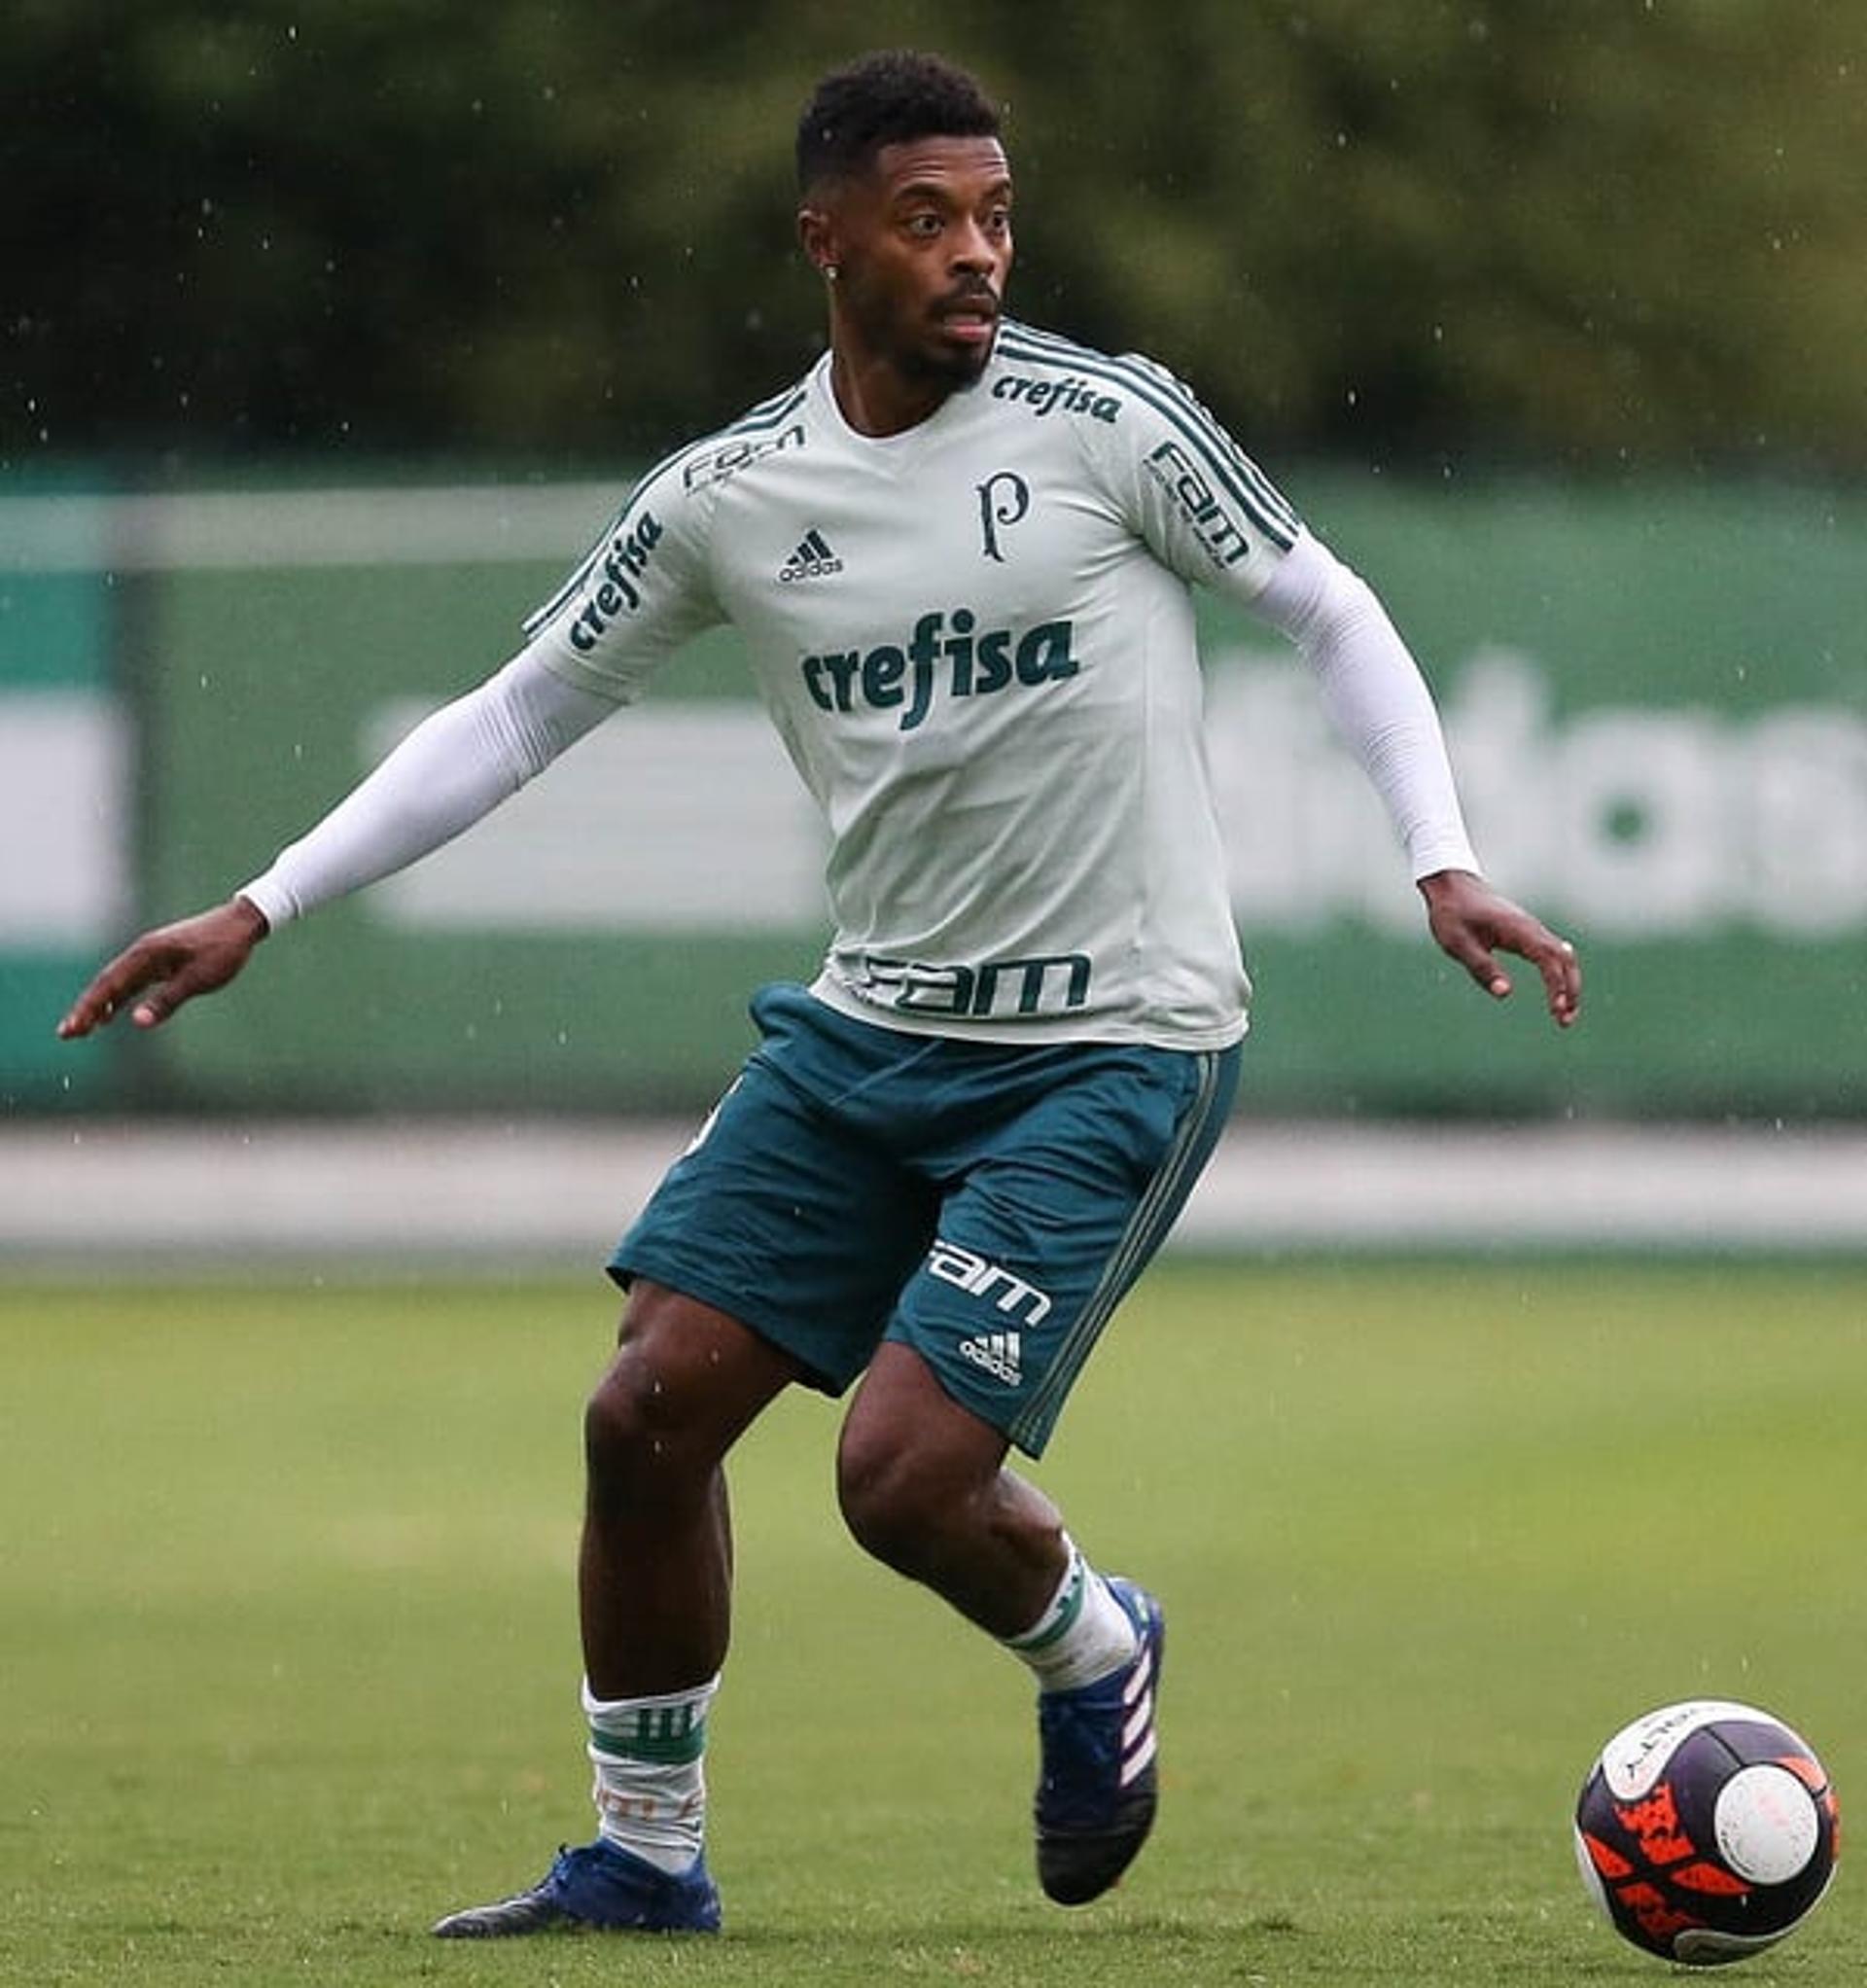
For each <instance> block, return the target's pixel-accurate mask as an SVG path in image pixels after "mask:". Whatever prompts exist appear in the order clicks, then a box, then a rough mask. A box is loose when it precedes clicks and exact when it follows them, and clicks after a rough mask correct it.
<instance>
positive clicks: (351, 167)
mask: <svg viewBox="0 0 1867 1988" xmlns="http://www.w3.org/2000/svg"><path fill="white" fill-rule="evenodd" d="M722 13H723V14H724V16H725V17H726V19H725V22H724V23H723V25H722ZM1864 41H1867V38H1864V37H1863V35H1862V33H1861V31H1860V28H1859V26H1858V24H1857V20H1856V18H1855V17H1854V12H1853V10H1851V9H1849V8H1845V7H1842V6H1839V5H1835V4H1832V0H1644V4H1639V0H1572V4H1569V5H1567V6H1564V7H1560V8H1551V7H1542V6H1537V5H1534V4H1532V0H1489V4H1487V0H1466V4H1463V5H1451V4H1445V0H1303V4H1300V5H1299V4H1275V5H1273V4H1240V0H1176V4H1175V5H1174V6H1173V7H1172V8H1171V9H1159V8H1156V9H1140V8H1136V7H1135V6H1134V5H1133V4H1132V0H1073V4H1071V5H1069V6H1067V7H1066V6H1061V5H1060V6H1054V7H1041V8H1039V7H1020V8H1009V7H1004V6H1003V5H994V4H992V0H944V4H941V5H937V6H935V5H932V4H927V0H871V4H867V5H863V6H857V5H855V4H853V0H851V4H826V5H821V6H816V7H807V8H806V7H799V6H796V5H795V4H792V5H780V4H777V0H737V4H735V5H734V6H732V7H731V8H730V9H727V10H722V11H716V10H712V9H703V8H698V7H693V6H691V5H689V4H686V0H633V4H630V0H621V4H617V0H606V4H600V5H599V4H597V0H502V4H501V5H500V6H498V7H495V8H483V9H481V8H463V7H459V6H456V5H450V4H446V0H368V4H358V0H299V4H296V5H291V4H285V0H247V4H244V5H230V6H222V7H217V8H215V9H212V10H209V9H205V8H202V7H200V6H198V5H177V4H173V0H138V4H135V5H123V4H118V0H14V4H13V5H12V6H11V7H10V8H9V9H8V10H7V12H6V15H5V17H4V18H0V112H3V113H4V118H3V120H0V134H3V135H0V161H3V162H4V168H5V173H6V181H7V185H8V189H9V199H8V206H9V222H10V231H11V233H12V235H13V246H12V253H11V254H10V256H9V258H8V271H7V279H6V295H5V308H4V312H0V326H4V339H5V344H4V373H3V374H0V464H3V465H4V467H5V468H6V469H8V470H10V471H18V470H21V469H30V468H32V467H34V466H35V465H38V464H43V463H48V462H54V461H63V460H66V459H69V458H72V457H81V458H102V459H104V460H105V461H107V462H115V463H118V464H122V465H123V466H125V467H129V468H132V469H134V470H135V471H136V473H138V474H144V473H146V468H147V465H148V463H149V462H150V461H151V460H152V459H154V460H155V461H157V462H159V463H160V462H163V461H166V462H167V463H168V465H169V466H170V467H171V468H172V469H175V470H177V471H186V470H188V469H191V468H196V467H199V466H202V465H203V464H205V463H208V462H212V461H214V460H216V459H222V458H227V457H242V458H254V457H265V458H276V457H278V456H280V455H282V454H296V453H299V452H302V453H304V454H306V455H308V456H312V457H315V458H316V459H318V460H319V462H320V463H321V464H328V463H329V462H330V461H331V459H332V458H333V457H334V456H348V457H351V458H353V459H368V458H371V457H376V456H385V455H390V454H398V455H405V454H407V453H409V452H422V453H428V454H432V453H435V452H442V453H446V454H449V455H454V456H463V455H464V456H480V455H483V456H488V457H494V458H497V459H498V460H500V461H501V462H502V463H506V464H511V463H512V462H514V461H519V462H523V463H526V464H528V465H531V466H534V467H536V468H538V469H540V470H542V471H546V472H549V471H553V470H557V469H562V468H567V467H570V466H572V465H574V464H578V463H586V464H587V463H591V462H613V461H616V460H617V459H619V458H626V457H633V456H639V455H641V454H642V453H643V452H644V451H647V450H651V449H653V448H656V447H658V446H660V445H662V444H665V443H666V442H668V441H669V440H670V439H671V438H674V437H677V436H681V435H684V434H687V433H688V432H691V431H692V430H694V429H695V428H697V427H700V426H704V425H709V424H711V423H712V422H714V421H716V420H718V419H720V418H722V417H723V416H724V415H725V414H726V413H727V412H729V411H730V410H731V409H732V408H735V407H736V406H738V405H740V404H742V403H744V402H746V401H749V400H751V399H753V398H756V397H757V396H758V395H760V394H762V393H764V392H766V391H768V390H769V389H770V388H771V387H772V386H773V385H775V384H777V383H779V382H781V381H782V380H784V379H786V378H787V377H789V376H791V375H793V374H794V373H796V372H797V371H799V370H800V369H801V367H802V365H803V364H805V363H806V362H807V361H808V359H809V357H810V356H811V354H812V353H813V352H814V351H815V350H816V341H817V337H818V319H819V312H818V308H817V300H816V297H815V295H814V292H813V289H812V286H811V285H810V284H809V283H808V282H807V281H806V280H805V278H804V275H803V272H802V269H801V266H800V264H799V262H798V259H797V258H796V257H795V256H794V254H793V251H792V248H791V221H790V216H791V210H792V205H793V196H792V189H791V182H790V162H789V133H790V127H791V123H792V119H793V115H794V112H795V108H796V105H797V104H798V102H799V101H800V100H801V98H802V96H803V94H804V92H805V90H806V89H807V88H808V86H809V84H810V82H811V80H812V79H813V78H814V77H815V75H816V74H817V73H818V72H819V71H821V70H822V69H823V68H824V67H826V66H827V65H828V64H829V63H831V62H833V61H836V60H839V59H841V58H843V57H844V56H846V55H847V54H849V53H853V52H855V51H856V50H858V49H860V48H862V47H866V46H873V45H876V44H879V43H886V42H901V43H909V44H918V45H923V46H937V47H939V48H942V49H943V50H945V51H946V52H948V53H952V54H954V55H955V56H956V57H958V58H959V59H961V60H963V61H968V62H970V63H972V64H973V65H975V66H976V67H977V68H978V69H979V70H980V72H981V73H982V74H983V75H984V76H985V77H986V78H987V79H988V81H990V82H991V83H992V84H993V85H994V87H995V88H997V89H999V90H1001V91H1002V92H1003V94H1004V96H1005V97H1006V98H1007V99H1008V101H1009V104H1010V122H1009V133H1010V141H1011V145H1012V151H1013V159H1014V163H1015V164H1016V166H1017V167H1018V169H1019V171H1020V174H1021V178H1022V180H1023V183H1024V187H1025V192H1026V196H1027V205H1026V211H1025V216H1024V222H1023V226H1022V230H1021V252H1022V256H1023V266H1022V268H1021V271H1020V273H1019V276H1018V278H1017V287H1016V289H1015V292H1014V299H1015V302H1016V303H1017V305H1018V307H1020V308H1022V309H1023V310H1024V311H1026V312H1028V313H1029V314H1031V315H1033V316H1036V317H1039V318H1041V319H1043V320H1046V321H1048V322H1051V323H1054V324H1055V325H1057V326H1058V327H1059V328H1060V329H1063V330H1066V331H1069V332H1071V333H1073V334H1075V335H1077V336H1080V337H1084V338H1087V339H1089V340H1091V341H1092V342H1097V343H1103V344H1109V345H1113V346H1126V345H1131V344H1133V345H1141V346H1144V347H1145V348H1146V349H1149V350H1151V351H1153V352H1155V353H1157V354H1158V355H1159V356H1161V357H1162V358H1164V359H1166V360H1167V361H1169V362H1170V363H1172V364H1173V365H1174V366H1176V367H1177V368H1178V369H1180V370H1181V371H1183V372H1185V373H1189V374H1190V375H1191V376H1193V377H1194V378H1196V379H1198V380H1199V381H1200V383H1201V385H1202V388H1203V390H1205V391H1206V392H1207V393H1208V395H1209V397H1210V398H1212V399H1213V400H1214V401H1215V404H1216V405H1217V406H1218V407H1219V408H1220V409H1221V411H1223V412H1224V413H1225V414H1226V415H1227V416H1228V417H1229V418H1231V419H1232V420H1234V421H1235V422H1236V423H1237V424H1238V426H1239V427H1240V428H1241V429H1242V430H1243V431H1244V432H1245V433H1246V434H1248V435H1250V436H1251V437H1252V438H1253V440H1254V441H1257V442H1259V443H1260V444H1263V445H1266V446H1270V445H1273V444H1274V445H1276V446H1277V447H1278V448H1279V449H1280V451H1287V450H1288V449H1290V448H1291V447H1293V446H1295V447H1301V448H1304V449H1314V450H1340V451H1344V452H1350V453H1354V454H1356V455H1357V456H1360V457H1369V456H1377V457H1382V458H1386V459H1391V460H1392V461H1394V462H1396V463H1398V464H1412V465H1415V466H1420V465H1423V464H1427V463H1430V462H1436V461H1438V460H1440V459H1442V458H1446V457H1451V456H1457V457H1460V458H1466V459H1468V458H1471V457H1477V458H1480V459H1483V460H1498V459H1505V460H1512V459H1517V460H1523V459H1528V460H1534V461H1538V462H1551V463H1555V464H1557V465H1560V466H1562V467H1565V468H1569V469H1588V470H1619V469H1622V468H1625V467H1635V468H1651V467H1661V466H1665V467H1673V468H1677V467H1680V466H1704V465H1712V466H1717V467H1730V466H1732V465H1749V464H1755V463H1757V462H1759V461H1764V462H1768V463H1769V464H1771V465H1772V466H1774V467H1778V468H1780V467H1783V466H1785V465H1786V466H1788V467H1790V468H1794V469H1800V470H1811V471H1816V472H1835V471H1844V472H1845V471H1849V470H1858V469H1859V468H1860V467H1861V466H1862V465H1863V463H1867V394H1863V392H1862V390H1861V387H1860V374H1859V365H1858V357H1857V352H1858V344H1859V337H1860V330H1859V328H1860V326H1861V325H1862V324H1864V323H1867V209H1863V206H1862V203H1861V202H1860V201H1859V199H1858V198H1857V195H1856V191H1855V189H1856V184H1857V179H1858V161H1859V160H1860V159H1861V158H1862V157H1863V156H1867V128H1864V127H1867V108H1864V106H1867V73H1863V65H1867V47H1864V46H1863V42H1864Z"/></svg>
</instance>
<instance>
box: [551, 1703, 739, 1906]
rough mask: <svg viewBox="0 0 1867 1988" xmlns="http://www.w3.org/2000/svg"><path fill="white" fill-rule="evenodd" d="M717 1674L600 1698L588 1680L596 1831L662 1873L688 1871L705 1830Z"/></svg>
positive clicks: (585, 1705)
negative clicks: (652, 1692) (683, 1684)
mask: <svg viewBox="0 0 1867 1988" xmlns="http://www.w3.org/2000/svg"><path fill="white" fill-rule="evenodd" d="M719 1688H720V1680H719V1679H718V1678H717V1677H714V1678H709V1679H708V1680H707V1682H706V1683H705V1684H704V1685H696V1686H693V1688H692V1689H691V1690H687V1691H669V1692H667V1693H666V1694H665V1695H664V1696H661V1697H658V1698H609V1699H605V1698H598V1697H595V1696H593V1695H592V1693H591V1691H590V1684H589V1680H588V1679H587V1678H585V1679H584V1681H583V1716H584V1718H585V1719H587V1720H588V1721H589V1722H590V1742H589V1755H590V1764H591V1766H592V1767H594V1768H595V1770H596V1785H595V1786H594V1787H593V1788H592V1789H591V1791H590V1793H591V1795H592V1797H593V1798H594V1800H595V1802H596V1825H597V1833H598V1834H599V1835H600V1836H602V1837H603V1839H604V1841H605V1842H608V1843H614V1844H615V1845H616V1848H617V1849H618V1850H626V1851H628V1852H629V1853H630V1855H631V1856H634V1857H639V1858H641V1859H642V1860H643V1862H644V1863H645V1864H653V1865H654V1867H655V1868H656V1869H657V1870H665V1871H669V1872H676V1871H683V1870H686V1869H687V1866H688V1865H689V1864H692V1862H693V1860H694V1859H695V1858H696V1857H698V1856H699V1855H700V1849H701V1845H702V1842H703V1840H704V1838H705V1835H706V1827H707V1777H706V1772H705V1757H706V1745H707V1707H708V1706H709V1705H711V1704H712V1703H713V1694H714V1693H715V1692H716V1691H717V1690H718V1689H719Z"/></svg>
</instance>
